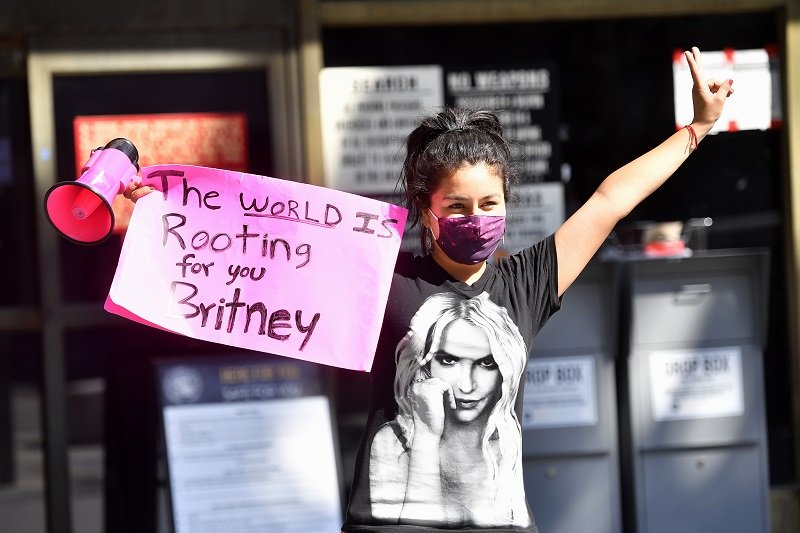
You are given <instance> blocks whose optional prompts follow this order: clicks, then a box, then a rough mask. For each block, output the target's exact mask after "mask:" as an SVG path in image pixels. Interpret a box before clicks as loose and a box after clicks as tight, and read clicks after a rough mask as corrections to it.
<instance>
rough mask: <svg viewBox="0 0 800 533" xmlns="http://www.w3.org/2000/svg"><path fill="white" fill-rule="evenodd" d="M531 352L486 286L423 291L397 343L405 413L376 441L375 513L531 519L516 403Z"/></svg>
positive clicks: (453, 519) (407, 518)
mask: <svg viewBox="0 0 800 533" xmlns="http://www.w3.org/2000/svg"><path fill="white" fill-rule="evenodd" d="M526 358H527V357H526V351H525V344H524V342H523V340H522V336H521V335H520V333H519V331H518V330H517V327H516V325H514V323H513V322H512V321H511V319H510V318H509V316H508V313H507V312H506V310H505V309H503V308H502V307H500V306H498V305H496V304H494V303H492V302H491V301H490V300H489V299H488V295H487V294H485V293H484V294H482V295H480V296H477V297H475V298H471V299H464V298H460V297H458V296H456V295H454V294H449V293H439V294H435V295H433V296H431V297H429V298H428V299H426V300H425V302H424V303H423V304H422V306H421V307H420V309H419V311H418V312H417V313H416V314H415V315H414V318H413V319H412V320H411V325H410V330H409V332H408V334H406V336H405V337H404V338H403V339H402V340H401V341H400V343H399V344H398V346H397V355H396V361H397V373H396V375H395V383H394V391H395V399H396V401H397V404H398V411H399V412H398V415H397V417H396V418H395V420H394V421H392V422H388V423H386V424H384V425H383V426H382V427H381V428H380V429H379V430H378V432H377V434H376V435H375V439H374V440H373V441H372V447H371V452H370V480H369V483H370V494H371V506H372V514H373V516H375V517H377V518H379V519H382V520H391V521H395V522H399V521H401V520H402V521H404V522H408V523H414V522H424V523H431V522H440V523H442V524H448V525H451V526H452V525H454V524H456V525H461V524H481V525H496V524H498V523H502V524H518V525H527V523H528V513H527V508H526V506H525V500H524V499H520V498H518V497H516V496H518V495H521V494H522V469H521V465H520V462H519V457H520V453H519V452H520V450H519V445H520V442H521V440H520V424H519V421H518V419H517V417H516V414H515V413H514V409H513V408H514V405H513V401H514V398H516V396H517V388H518V386H519V383H520V377H521V375H522V370H523V368H524V366H525V360H526ZM465 473H466V475H465ZM512 489H513V490H512Z"/></svg>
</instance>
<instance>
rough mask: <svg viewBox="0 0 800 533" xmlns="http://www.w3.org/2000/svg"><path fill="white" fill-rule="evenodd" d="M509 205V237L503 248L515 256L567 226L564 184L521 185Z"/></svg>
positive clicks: (507, 206)
mask: <svg viewBox="0 0 800 533" xmlns="http://www.w3.org/2000/svg"><path fill="white" fill-rule="evenodd" d="M512 194H513V195H514V197H513V200H512V201H511V202H509V203H508V204H506V209H507V223H506V234H505V238H504V239H503V244H502V245H501V249H502V250H503V251H505V252H506V253H508V254H513V253H516V252H518V251H520V250H522V249H524V248H527V247H528V246H530V245H532V244H534V243H537V242H539V241H541V240H542V239H544V238H545V237H547V236H548V235H550V234H551V233H553V232H555V231H556V230H557V229H558V228H559V226H561V224H563V223H564V185H563V184H561V183H521V184H519V185H516V186H514V189H513V191H512Z"/></svg>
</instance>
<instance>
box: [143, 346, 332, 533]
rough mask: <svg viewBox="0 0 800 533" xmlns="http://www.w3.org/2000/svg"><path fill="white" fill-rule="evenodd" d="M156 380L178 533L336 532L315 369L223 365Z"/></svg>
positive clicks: (166, 367) (324, 412) (161, 369)
mask: <svg viewBox="0 0 800 533" xmlns="http://www.w3.org/2000/svg"><path fill="white" fill-rule="evenodd" d="M157 373H158V381H159V389H160V399H161V405H162V416H163V424H164V437H165V443H166V456H167V470H168V474H169V487H170V500H171V504H172V505H171V510H172V519H173V524H174V531H175V533H211V532H217V531H236V532H238V533H250V532H252V533H256V532H258V533H269V532H275V533H278V532H280V533H307V532H309V531H339V528H340V526H341V511H340V509H341V499H340V493H339V477H338V473H337V471H338V470H337V461H336V455H335V448H334V442H333V430H332V424H331V416H330V405H329V402H328V398H327V396H325V395H324V394H323V387H322V376H321V373H320V372H319V367H318V366H315V365H311V364H308V363H303V362H300V361H292V360H280V361H278V362H276V361H269V360H267V359H266V358H264V359H244V360H243V359H241V358H236V357H232V356H225V357H220V358H217V359H214V360H198V361H174V362H169V361H167V362H161V363H159V364H158V365H157Z"/></svg>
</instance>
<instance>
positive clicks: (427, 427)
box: [343, 48, 733, 533]
mask: <svg viewBox="0 0 800 533" xmlns="http://www.w3.org/2000/svg"><path fill="white" fill-rule="evenodd" d="M685 56H686V60H687V61H688V62H689V67H690V70H691V73H692V77H693V80H694V88H693V92H692V96H693V102H694V119H693V121H692V123H691V124H690V125H689V126H687V127H686V128H684V129H681V130H679V131H677V132H675V133H674V134H672V135H671V136H670V137H669V138H668V139H667V140H665V141H664V142H663V143H661V144H660V145H659V146H657V147H656V148H654V149H653V150H651V151H650V152H648V153H646V154H645V155H643V156H641V157H639V158H638V159H636V160H635V161H633V162H631V163H629V164H627V165H625V166H624V167H622V168H620V169H619V170H617V171H615V172H613V173H612V174H611V175H610V176H608V177H607V178H606V179H605V180H604V181H603V182H602V183H601V184H600V186H599V187H598V189H597V191H596V192H595V193H594V194H593V195H592V197H591V198H590V199H589V200H588V201H587V202H586V203H585V204H584V205H583V206H582V207H581V208H580V209H578V210H577V211H576V212H575V213H574V214H573V215H572V216H570V218H569V219H568V220H567V221H566V222H565V223H564V224H563V225H562V226H561V227H560V228H559V229H558V230H557V231H556V232H555V234H554V235H551V236H550V237H548V238H546V239H544V240H543V241H541V242H539V243H536V244H534V245H532V246H531V247H529V248H527V249H526V250H523V251H521V252H519V253H518V254H515V255H513V256H510V257H508V258H503V259H501V260H499V261H498V262H497V263H496V264H495V263H490V262H488V261H487V259H488V258H489V257H491V255H492V253H493V252H494V251H495V249H496V248H497V246H498V244H499V242H500V240H501V239H502V235H503V232H504V227H505V214H506V201H507V200H508V198H509V183H510V181H511V171H510V154H509V148H508V145H507V143H506V141H505V139H504V138H503V135H502V128H501V127H500V124H499V123H498V121H497V119H496V118H495V117H494V115H492V114H491V113H487V112H481V111H478V112H470V111H465V110H453V109H446V110H444V111H443V112H441V113H439V114H437V115H435V116H432V117H428V118H426V119H424V120H423V121H422V123H421V124H420V125H419V127H417V128H416V129H415V130H414V131H413V132H412V133H411V134H410V135H409V136H408V138H407V140H406V148H407V154H406V159H405V162H404V164H403V170H402V175H403V183H404V186H405V192H406V206H407V207H408V208H409V210H410V215H411V220H412V221H415V222H417V221H419V222H421V223H422V233H421V237H422V245H423V250H424V251H425V254H424V255H423V256H418V257H411V256H409V255H408V254H400V256H399V257H398V261H397V265H396V268H395V275H394V278H393V280H392V287H391V291H390V294H389V301H388V304H387V308H386V314H385V317H384V323H383V328H382V330H381V337H380V340H379V342H378V348H377V351H376V355H375V362H374V364H373V370H372V396H371V402H370V408H369V413H368V419H367V428H366V431H365V433H364V436H363V439H362V443H361V448H360V450H359V453H358V456H357V458H356V465H355V476H354V481H353V488H352V491H351V495H350V503H349V506H348V513H347V521H346V523H345V524H344V527H343V530H344V531H345V532H348V533H357V532H379V531H391V532H405V531H407V532H409V533H410V532H421V531H431V532H432V531H445V530H452V529H458V530H459V531H474V532H475V531H485V530H488V529H490V528H491V531H492V532H508V533H511V532H522V531H524V532H527V533H534V532H536V531H537V528H536V525H535V523H534V520H533V517H532V515H531V514H530V511H529V510H528V508H527V505H526V504H525V503H524V502H525V495H524V488H523V486H522V482H521V480H520V475H519V464H520V463H521V460H522V459H521V435H520V431H519V426H518V425H517V420H519V417H520V415H521V412H520V411H521V401H520V400H521V398H520V397H521V394H520V393H519V392H520V391H519V390H518V387H519V386H521V385H522V384H521V383H519V381H520V377H521V375H522V370H523V369H524V361H523V367H522V368H521V369H520V371H519V372H516V371H514V372H506V371H503V367H504V365H505V364H506V363H501V361H502V360H503V359H504V358H506V357H507V356H508V355H507V354H505V353H503V352H504V350H500V349H498V350H495V348H494V347H492V349H491V356H492V359H493V362H494V364H497V366H498V369H500V374H501V378H500V379H499V381H498V384H500V387H501V389H502V391H503V392H502V393H501V394H500V397H499V398H498V399H497V400H493V401H496V402H497V403H495V404H494V406H493V407H492V411H491V414H490V415H488V416H486V415H483V411H481V416H480V417H476V419H475V420H476V422H475V423H471V422H470V423H467V424H464V425H465V426H467V427H469V430H468V431H466V430H465V431H461V432H460V434H459V433H454V434H457V435H460V437H462V438H459V439H454V438H452V436H451V431H452V432H455V430H456V429H457V428H458V422H459V420H458V417H457V415H456V412H457V408H458V402H457V401H455V403H454V399H456V398H457V397H458V394H459V392H458V390H457V387H456V386H454V385H453V384H452V383H448V382H447V381H446V380H443V379H442V378H441V377H439V376H437V375H436V373H435V372H436V369H435V367H434V364H435V362H436V361H437V357H438V356H439V355H440V354H441V353H444V354H446V357H445V359H444V360H443V361H444V362H449V363H450V364H454V363H455V361H457V359H455V357H459V354H458V353H450V351H455V350H451V349H450V348H449V347H442V346H441V343H440V340H437V334H436V333H435V332H436V331H442V332H447V335H446V338H447V340H448V342H449V339H450V337H451V336H458V337H460V339H461V340H462V341H463V342H462V343H461V344H462V348H461V349H462V350H465V349H466V348H465V347H464V346H463V345H468V344H472V347H473V348H475V350H472V351H470V352H468V353H470V354H472V355H473V356H474V357H478V355H476V353H478V354H479V353H480V351H481V348H482V349H483V350H485V344H484V342H485V341H486V340H489V341H490V343H491V339H493V338H495V335H497V334H495V333H494V332H493V331H492V328H488V329H487V328H479V329H482V331H483V332H484V333H485V334H486V338H485V339H484V338H482V337H481V336H480V335H479V334H478V333H477V332H476V330H468V329H467V328H465V327H464V326H463V324H460V322H459V324H460V325H459V328H458V330H456V329H450V330H449V329H448V327H449V328H455V326H453V325H449V326H439V325H438V320H439V318H438V317H435V318H434V319H431V317H430V316H428V315H429V314H430V313H434V315H436V314H437V313H440V312H441V313H443V315H442V316H444V315H445V314H447V313H450V311H436V309H440V308H441V305H440V304H436V305H434V304H432V303H430V304H429V302H431V301H432V300H431V299H432V298H436V299H439V298H445V297H443V296H441V297H440V296H438V295H440V294H445V295H448V296H447V297H448V298H452V299H455V300H464V303H459V304H458V305H459V306H465V307H470V306H474V307H478V308H483V307H484V306H486V307H487V308H488V307H489V306H488V303H493V304H494V305H496V306H497V307H502V308H504V309H505V310H506V312H507V316H508V319H509V320H510V321H511V322H512V323H513V324H514V325H515V328H510V329H513V330H516V331H517V333H518V334H519V335H520V337H521V340H522V343H523V349H522V350H523V352H524V353H527V352H528V350H529V349H530V348H531V346H532V343H533V338H534V336H535V335H536V333H537V332H538V331H539V329H540V328H541V327H542V325H544V323H545V322H546V321H547V319H548V318H549V317H550V315H552V313H554V312H555V311H557V310H558V308H559V306H560V297H561V295H562V294H564V292H565V291H566V290H567V288H568V287H569V286H570V285H571V284H572V282H573V281H574V280H575V279H576V278H577V277H578V275H579V274H580V272H581V271H582V270H583V268H584V267H585V266H586V264H587V263H588V262H589V260H590V259H591V257H592V256H593V255H594V254H595V252H596V251H597V250H598V248H599V247H600V245H601V244H602V243H603V241H604V240H605V239H606V237H607V236H608V234H609V233H610V232H611V230H612V229H613V228H614V226H615V225H616V224H617V222H619V220H621V219H622V218H623V217H624V216H626V215H627V214H628V213H629V212H630V211H631V210H632V209H633V208H634V207H635V206H636V205H637V204H638V203H639V202H641V201H642V200H643V199H644V198H646V197H647V196H648V195H649V194H650V193H651V192H653V191H654V190H655V189H657V188H658V187H659V186H660V185H661V184H662V183H664V181H666V180H667V178H669V176H670V175H672V173H673V172H674V171H675V170H676V169H677V168H678V167H679V166H680V165H681V164H682V163H683V162H684V161H685V160H686V158H687V157H688V156H689V155H690V154H691V153H692V151H694V150H695V149H696V148H697V146H698V144H699V142H700V141H702V139H703V138H704V137H705V135H706V134H707V133H708V132H709V130H710V129H711V127H712V126H713V125H714V123H715V122H716V120H717V119H718V118H719V116H720V114H721V113H722V109H723V107H724V105H725V100H726V98H727V97H728V96H729V95H730V94H732V92H733V91H732V89H731V83H732V81H731V80H727V81H724V82H717V81H710V82H705V81H703V73H702V67H701V64H700V52H699V50H697V48H693V49H692V50H691V52H686V54H685ZM429 305H430V306H432V307H433V309H434V311H431V310H429ZM445 308H446V309H452V307H449V306H445ZM467 322H469V320H467ZM445 323H446V324H451V322H449V321H445ZM431 324H433V326H431ZM451 331H452V334H451V333H450V332H451ZM501 331H502V330H501ZM505 336H507V335H505V334H504V333H500V334H499V335H498V336H497V338H499V337H505ZM440 337H441V335H440ZM409 344H411V345H413V348H410V349H409V348H408V345H409ZM420 345H422V346H423V348H420ZM409 350H410V352H409ZM512 351H513V350H512ZM406 352H409V353H408V354H407V353H406ZM509 353H510V352H509ZM394 354H396V355H397V358H396V359H395V357H394V356H393V355H394ZM487 355H488V354H487ZM418 357H422V359H421V360H420V359H415V358H418ZM447 357H450V359H447ZM523 357H524V356H523ZM477 360H478V359H473V360H472V361H473V363H474V362H475V361H477ZM508 360H510V359H506V361H508ZM484 361H488V360H484ZM459 364H460V363H459ZM489 366H491V364H489ZM389 391H394V394H392V393H391V392H389ZM439 398H441V400H440V401H441V402H442V406H441V411H440V410H437V409H434V407H436V408H438V404H437V402H438V401H439ZM487 403H488V402H487ZM462 405H463V404H462ZM466 405H470V404H466ZM512 405H513V407H514V408H513V411H512V413H513V414H508V415H506V414H504V410H505V409H506V407H505V406H512ZM487 408H488V406H487ZM434 412H435V413H437V416H434V415H432V414H431V413H434ZM440 412H443V413H444V416H443V417H440V416H438V413H440ZM473 414H474V413H473ZM503 417H506V418H510V419H511V420H513V424H512V423H508V422H507V420H502V419H503ZM478 420H480V421H479V422H478ZM463 421H464V422H466V421H467V420H466V418H464V419H463ZM514 425H516V427H515V428H514V429H509V427H511V426H514ZM481 426H482V427H483V431H482V433H481V435H480V439H481V453H480V455H478V454H476V453H474V450H475V438H476V436H475V433H474V432H475V428H477V427H481ZM461 429H465V428H461ZM470 439H472V440H470ZM465 450H472V451H471V452H470V451H465ZM459 460H460V461H462V462H463V464H459ZM481 495H482V496H483V501H481Z"/></svg>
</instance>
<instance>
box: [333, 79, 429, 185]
mask: <svg viewBox="0 0 800 533" xmlns="http://www.w3.org/2000/svg"><path fill="white" fill-rule="evenodd" d="M443 105H444V84H443V74H442V69H441V67H439V66H435V65H432V66H418V67H330V68H325V69H323V70H322V72H321V73H320V110H321V114H322V148H323V160H324V165H325V179H326V184H327V186H329V187H333V188H335V189H339V190H343V191H348V192H355V193H371V194H380V193H391V192H393V191H395V188H396V186H397V180H398V177H399V176H400V168H401V166H402V164H403V158H404V157H405V149H404V147H403V142H404V141H405V138H406V136H408V134H409V133H411V130H413V129H414V128H415V127H416V126H417V125H418V124H419V121H420V120H421V119H422V118H423V117H424V116H426V115H429V114H431V113H432V112H434V111H438V110H439V109H440V108H441V107H442V106H443Z"/></svg>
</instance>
